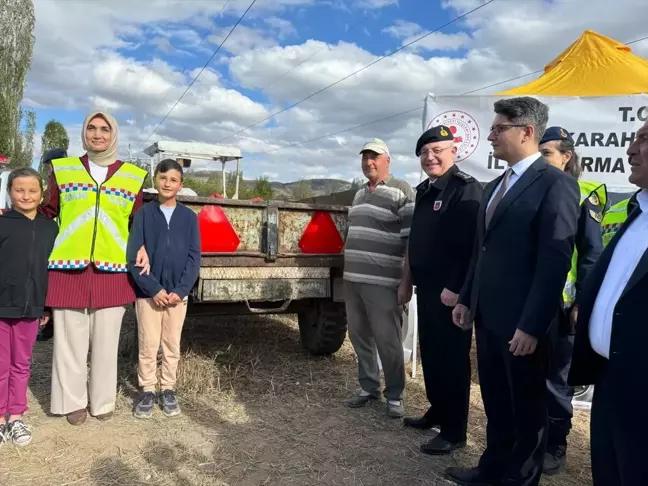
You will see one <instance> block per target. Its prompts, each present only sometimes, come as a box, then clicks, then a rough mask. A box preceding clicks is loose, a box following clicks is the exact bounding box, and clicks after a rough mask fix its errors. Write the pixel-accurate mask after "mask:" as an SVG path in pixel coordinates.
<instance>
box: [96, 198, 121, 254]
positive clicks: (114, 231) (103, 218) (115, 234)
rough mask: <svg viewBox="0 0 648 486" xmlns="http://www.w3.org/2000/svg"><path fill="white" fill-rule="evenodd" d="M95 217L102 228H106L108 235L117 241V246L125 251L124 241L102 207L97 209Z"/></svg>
mask: <svg viewBox="0 0 648 486" xmlns="http://www.w3.org/2000/svg"><path fill="white" fill-rule="evenodd" d="M97 219H98V220H99V221H100V222H101V224H103V226H104V228H106V230H108V233H110V236H112V237H113V238H114V239H115V243H117V245H118V246H119V248H120V249H122V250H123V251H124V252H126V242H125V241H124V239H123V238H122V237H121V235H120V234H119V230H118V229H117V225H116V224H115V222H114V221H113V220H112V219H111V218H110V216H108V214H107V213H106V212H105V211H104V210H103V209H99V213H98V214H97Z"/></svg>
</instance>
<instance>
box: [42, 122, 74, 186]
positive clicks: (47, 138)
mask: <svg viewBox="0 0 648 486" xmlns="http://www.w3.org/2000/svg"><path fill="white" fill-rule="evenodd" d="M69 147H70V137H68V134H67V130H65V127H64V126H63V124H62V123H61V122H59V121H57V120H50V121H48V122H47V124H46V125H45V130H44V131H43V136H42V137H41V149H42V155H41V162H40V166H39V168H38V170H39V172H40V173H41V174H43V175H44V173H43V160H42V159H43V157H42V156H43V155H45V154H46V153H47V152H48V151H49V150H52V149H65V150H67V149H68V148H69Z"/></svg>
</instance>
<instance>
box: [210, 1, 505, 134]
mask: <svg viewBox="0 0 648 486" xmlns="http://www.w3.org/2000/svg"><path fill="white" fill-rule="evenodd" d="M494 1H495V0H488V1H487V2H486V3H483V4H481V5H479V6H478V7H475V8H473V9H472V10H469V11H468V12H466V13H464V14H462V15H459V16H458V17H455V18H454V19H452V20H450V21H448V22H446V23H445V24H443V25H441V26H440V27H437V28H436V29H434V30H432V31H430V32H428V33H426V34H423V35H422V36H419V37H417V38H416V39H414V40H412V41H410V42H408V43H407V44H404V45H402V46H400V47H399V48H398V49H395V50H393V51H391V52H388V53H387V54H385V55H384V56H380V57H378V58H377V59H375V60H373V61H372V62H370V63H369V64H367V65H366V66H363V67H362V68H360V69H358V70H357V71H354V72H352V73H351V74H348V75H346V76H345V77H343V78H341V79H338V80H337V81H335V82H334V83H331V84H329V85H328V86H325V87H323V88H321V89H319V90H317V91H315V92H314V93H311V94H310V95H308V96H306V97H305V98H303V99H301V100H299V101H297V102H295V103H293V104H291V105H289V106H287V107H285V108H283V109H281V110H279V111H277V112H275V113H273V114H271V115H268V116H267V117H265V118H264V119H263V120H259V121H257V122H255V123H253V124H252V125H249V126H247V127H245V128H243V129H241V130H239V131H237V132H234V133H232V134H230V135H228V136H226V137H225V138H221V139H220V140H218V141H217V142H216V143H221V142H223V141H225V140H227V139H229V138H232V137H234V136H236V135H239V134H241V133H243V132H245V131H247V130H249V129H250V128H254V127H256V126H257V125H259V124H261V123H264V122H266V121H268V120H270V119H272V118H274V117H275V116H277V115H280V114H282V113H285V112H287V111H288V110H291V109H293V108H295V107H296V106H299V105H301V104H302V103H304V102H305V101H308V100H310V99H311V98H313V97H314V96H317V95H318V94H320V93H323V92H324V91H326V90H328V89H330V88H333V87H334V86H337V85H338V84H340V83H342V82H343V81H346V80H347V79H349V78H351V77H353V76H355V75H356V74H358V73H361V72H362V71H364V70H365V69H368V68H370V67H371V66H373V65H374V64H377V63H379V62H380V61H382V60H384V59H387V58H388V57H390V56H392V55H394V54H396V53H397V52H400V51H402V50H403V49H406V48H408V47H410V46H411V45H413V44H416V43H417V42H420V41H421V40H423V39H425V38H426V37H428V36H430V35H432V34H434V33H436V32H438V31H440V30H441V29H444V28H445V27H448V26H449V25H452V24H454V23H455V22H458V21H459V20H462V19H464V18H466V17H467V16H469V15H470V14H472V13H474V12H476V11H477V10H479V9H482V8H484V7H486V6H487V5H489V4H491V3H493V2H494Z"/></svg>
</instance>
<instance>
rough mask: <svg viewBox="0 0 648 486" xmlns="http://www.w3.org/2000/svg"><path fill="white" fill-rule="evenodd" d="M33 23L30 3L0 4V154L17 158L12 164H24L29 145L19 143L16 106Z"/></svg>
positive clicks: (26, 67)
mask: <svg viewBox="0 0 648 486" xmlns="http://www.w3.org/2000/svg"><path fill="white" fill-rule="evenodd" d="M34 23H35V17H34V4H33V2H32V0H2V1H1V2H0V120H1V123H0V154H5V155H8V156H9V157H10V159H14V158H17V159H18V160H17V161H16V163H20V164H22V163H24V155H25V149H28V145H29V141H28V140H27V147H25V143H24V142H25V141H24V140H21V138H24V137H23V135H22V134H21V131H20V124H21V121H22V116H21V115H22V112H21V109H20V103H21V101H22V99H23V94H24V90H25V76H26V75H27V72H28V71H29V66H30V65H31V58H32V53H33V50H34ZM30 116H31V115H30V114H29V112H27V120H26V121H27V126H28V127H29V125H30V123H31V122H32V121H33V120H32V119H30V118H29V117H30ZM34 118H35V115H34ZM26 135H27V136H28V135H29V133H26ZM32 142H33V135H32ZM32 147H33V143H32ZM12 165H14V163H13V162H12Z"/></svg>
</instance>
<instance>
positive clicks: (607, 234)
mask: <svg viewBox="0 0 648 486" xmlns="http://www.w3.org/2000/svg"><path fill="white" fill-rule="evenodd" d="M629 204H630V198H628V199H624V200H623V201H619V202H618V203H616V204H615V205H614V206H612V207H611V208H610V209H609V210H608V212H607V213H606V214H605V216H604V217H603V224H602V225H601V231H602V233H603V246H604V247H605V246H608V244H609V243H610V241H612V238H614V235H615V234H616V232H617V231H619V228H620V227H621V225H622V224H623V223H625V220H626V219H628V205H629Z"/></svg>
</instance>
